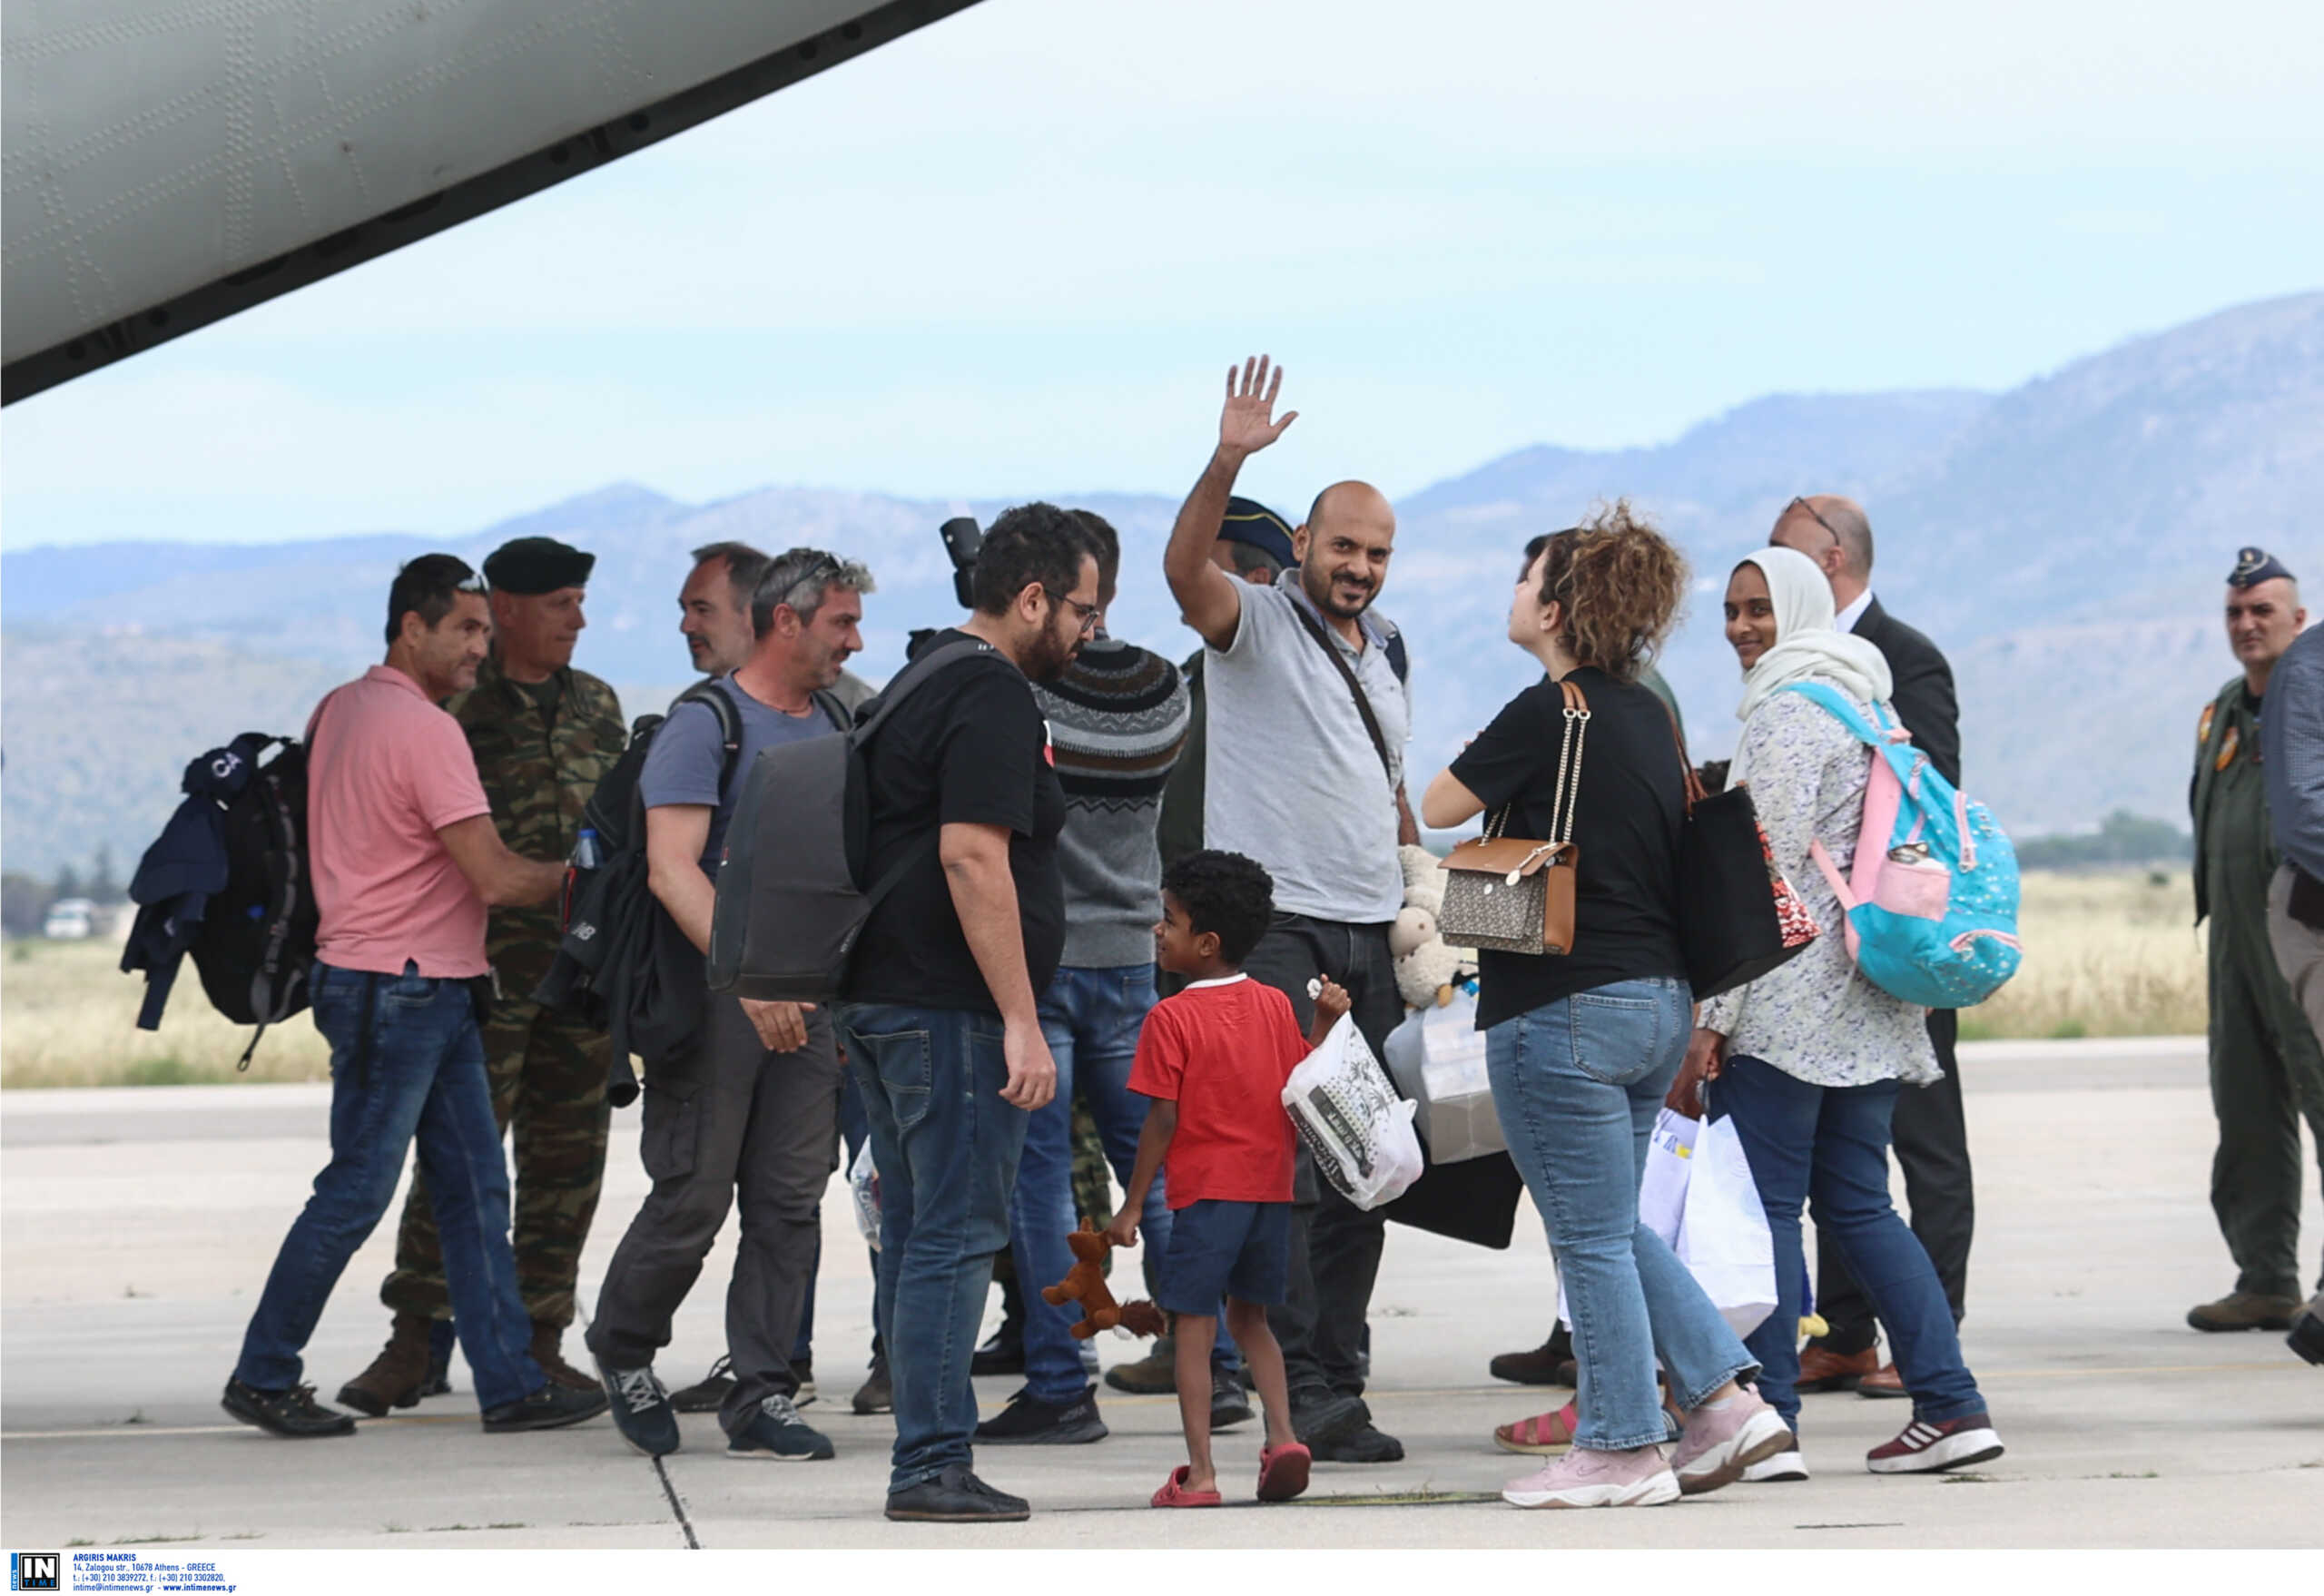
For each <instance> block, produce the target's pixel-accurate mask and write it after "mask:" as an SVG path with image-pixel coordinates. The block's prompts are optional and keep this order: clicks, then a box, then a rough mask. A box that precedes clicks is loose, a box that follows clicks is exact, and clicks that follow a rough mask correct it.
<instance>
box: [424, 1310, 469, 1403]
mask: <svg viewBox="0 0 2324 1596" xmlns="http://www.w3.org/2000/svg"><path fill="white" fill-rule="evenodd" d="M458 1345H459V1335H458V1332H457V1331H456V1330H455V1329H454V1327H453V1325H452V1321H451V1320H449V1319H438V1320H436V1321H434V1322H433V1323H431V1324H430V1325H428V1376H427V1378H426V1379H424V1380H422V1381H420V1383H419V1394H420V1395H422V1396H449V1395H451V1394H452V1349H453V1348H454V1347H456V1346H458Z"/></svg>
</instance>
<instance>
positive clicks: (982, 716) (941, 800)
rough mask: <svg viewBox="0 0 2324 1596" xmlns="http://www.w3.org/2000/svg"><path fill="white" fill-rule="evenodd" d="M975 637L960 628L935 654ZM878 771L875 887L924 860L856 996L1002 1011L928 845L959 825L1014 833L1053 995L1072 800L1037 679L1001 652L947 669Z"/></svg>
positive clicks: (900, 714)
mask: <svg viewBox="0 0 2324 1596" xmlns="http://www.w3.org/2000/svg"><path fill="white" fill-rule="evenodd" d="M964 636H965V634H963V633H960V632H956V631H950V630H948V631H945V632H943V633H940V634H939V635H937V636H936V637H935V638H934V639H932V640H931V645H930V646H931V647H940V646H942V645H944V644H947V643H951V642H955V641H959V640H960V639H962V638H963V637H964ZM864 765H865V774H866V775H867V777H868V778H869V782H870V786H871V793H870V799H871V820H872V830H871V837H870V842H869V847H868V850H867V852H866V854H865V873H864V877H863V879H864V880H865V881H866V882H875V881H878V880H879V879H880V876H881V872H883V871H885V870H886V869H887V868H888V867H889V866H890V865H891V864H892V863H894V862H896V861H897V860H898V859H900V858H901V857H902V856H903V855H904V853H905V852H906V851H907V850H909V849H911V848H912V847H914V846H915V845H921V846H922V852H921V855H920V856H919V857H918V858H917V859H915V860H914V861H913V862H912V863H911V867H910V868H909V869H908V870H907V871H906V872H905V873H904V876H903V879H902V880H901V881H900V882H898V883H897V884H896V889H895V891H894V892H891V893H889V894H888V897H887V898H886V900H885V901H882V902H881V905H880V907H879V908H878V909H877V910H875V911H873V912H872V918H871V921H869V922H868V923H867V924H866V925H865V926H864V928H863V935H862V940H861V941H859V942H858V943H857V945H856V954H855V960H854V964H853V966H852V970H851V972H850V976H849V980H848V991H847V996H848V1000H849V1001H851V1002H857V1003H905V1004H911V1005H913V1006H915V1007H919V1008H929V1009H974V1010H981V1011H982V1012H984V1013H987V1014H996V1013H998V1012H1000V1006H999V1005H998V1004H997V1003H995V1002H994V1001H993V998H992V993H991V992H990V990H989V989H988V988H987V987H986V986H985V981H984V974H983V972H982V971H981V970H979V969H978V968H977V961H976V958H975V956H974V955H973V954H971V953H970V951H969V942H968V938H967V937H966V936H965V935H964V934H963V933H962V931H961V930H960V915H959V913H958V912H957V911H955V910H954V909H953V907H952V889H951V887H950V883H949V882H947V881H946V880H945V876H944V866H943V862H941V861H940V859H939V858H938V857H937V851H936V849H935V848H934V847H933V846H926V845H922V839H924V838H926V837H928V835H929V834H930V833H931V832H935V831H937V830H938V829H939V828H940V827H942V826H944V825H946V824H948V823H970V824H981V825H996V826H1006V827H1008V828H1009V832H1010V836H1009V872H1010V873H1011V874H1012V875H1013V876H1015V877H1016V881H1017V911H1018V915H1019V921H1020V923H1021V925H1022V926H1023V929H1024V936H1025V965H1026V970H1027V973H1028V974H1029V975H1030V976H1031V978H1032V983H1033V990H1034V992H1035V993H1036V994H1039V992H1040V991H1041V990H1042V989H1043V988H1045V987H1047V986H1048V985H1049V978H1050V977H1051V976H1053V975H1055V974H1056V973H1057V966H1058V959H1059V955H1060V954H1062V953H1063V951H1064V950H1065V882H1064V877H1063V876H1062V875H1061V874H1060V873H1059V869H1058V861H1057V836H1058V833H1059V832H1061V831H1063V830H1064V829H1065V793H1064V792H1063V790H1062V789H1060V788H1059V786H1058V781H1057V773H1056V772H1055V771H1054V770H1052V769H1051V768H1050V765H1049V724H1048V723H1047V722H1046V721H1044V720H1043V719H1042V718H1041V713H1040V711H1039V709H1038V708H1036V707H1035V706H1034V704H1033V690H1032V687H1031V685H1029V684H1028V683H1027V682H1026V680H1025V678H1024V676H1023V675H1022V674H1020V673H1019V671H1018V669H1017V667H1016V666H1015V665H1011V664H1009V661H1008V660H1007V659H1006V658H1004V657H1002V656H1001V655H998V654H991V655H983V656H981V657H979V658H974V659H967V660H961V661H958V662H956V663H954V664H951V665H944V666H941V667H940V669H939V671H938V673H937V675H935V676H934V677H933V678H932V679H931V680H930V681H927V682H925V683H922V684H921V685H920V686H919V687H917V688H915V689H914V690H913V692H912V694H911V696H910V697H909V698H907V699H905V700H904V702H903V703H902V704H901V705H900V706H899V707H898V708H897V710H896V713H895V714H894V715H893V717H891V719H889V720H888V721H886V722H884V723H882V724H881V726H880V729H879V730H878V731H877V732H875V733H874V734H872V741H871V744H870V746H869V747H868V748H867V749H866V750H865V758H864Z"/></svg>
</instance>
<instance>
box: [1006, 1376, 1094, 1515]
mask: <svg viewBox="0 0 2324 1596" xmlns="http://www.w3.org/2000/svg"><path fill="white" fill-rule="evenodd" d="M1107 1433H1108V1432H1107V1429H1106V1424H1105V1421H1104V1420H1102V1419H1100V1418H1098V1388H1097V1386H1095V1385H1094V1384H1093V1385H1091V1386H1089V1387H1088V1389H1087V1390H1085V1391H1083V1392H1082V1394H1080V1395H1079V1396H1078V1397H1076V1398H1075V1399H1074V1400H1073V1401H1071V1402H1068V1403H1054V1402H1043V1401H1042V1400H1041V1399H1040V1398H1039V1397H1038V1396H1035V1395H1034V1394H1032V1393H1031V1392H1030V1391H1019V1393H1018V1394H1016V1395H1014V1396H1012V1397H1010V1398H1009V1405H1008V1406H1007V1407H1005V1408H1003V1409H1001V1411H1000V1414H999V1415H998V1416H997V1417H994V1418H990V1419H987V1420H986V1421H985V1422H984V1423H983V1424H979V1425H978V1426H977V1437H976V1438H977V1439H978V1440H979V1441H980V1442H983V1443H986V1444H987V1445H990V1446H1081V1445H1086V1444H1087V1443H1089V1442H1092V1441H1103V1440H1104V1439H1105V1438H1106V1436H1107ZM1009 1500H1010V1501H1012V1502H1013V1501H1015V1500H1016V1498H1014V1497H1011V1498H1009Z"/></svg>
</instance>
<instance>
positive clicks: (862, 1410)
mask: <svg viewBox="0 0 2324 1596" xmlns="http://www.w3.org/2000/svg"><path fill="white" fill-rule="evenodd" d="M847 1405H848V1406H850V1407H852V1408H853V1409H854V1410H855V1411H856V1412H857V1413H858V1414H864V1415H866V1416H869V1415H870V1414H886V1413H893V1412H894V1411H895V1407H896V1394H895V1387H894V1386H893V1385H892V1384H890V1383H889V1380H888V1355H887V1354H886V1353H884V1352H875V1353H873V1354H872V1373H871V1374H869V1375H867V1376H866V1377H865V1379H864V1382H863V1384H861V1385H859V1386H857V1387H856V1388H855V1394H854V1395H853V1396H852V1397H851V1398H849V1399H848V1404H847Z"/></svg>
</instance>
